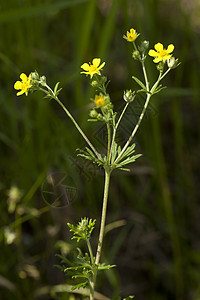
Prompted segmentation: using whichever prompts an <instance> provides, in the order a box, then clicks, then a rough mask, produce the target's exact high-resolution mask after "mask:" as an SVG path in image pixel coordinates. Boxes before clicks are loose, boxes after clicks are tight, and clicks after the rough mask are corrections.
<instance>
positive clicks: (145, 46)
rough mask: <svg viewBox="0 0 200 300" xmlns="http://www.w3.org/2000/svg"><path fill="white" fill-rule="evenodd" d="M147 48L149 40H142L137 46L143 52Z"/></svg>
mask: <svg viewBox="0 0 200 300" xmlns="http://www.w3.org/2000/svg"><path fill="white" fill-rule="evenodd" d="M148 48H149V41H143V42H142V43H141V45H140V47H139V49H140V50H141V51H142V52H143V53H144V52H146V51H147V49H148Z"/></svg>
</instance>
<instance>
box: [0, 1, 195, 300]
mask: <svg viewBox="0 0 200 300" xmlns="http://www.w3.org/2000/svg"><path fill="white" fill-rule="evenodd" d="M131 27H133V28H135V29H136V30H137V32H140V33H141V36H140V39H141V40H142V39H147V40H149V41H150V48H153V45H154V44H155V43H157V42H161V43H163V44H164V45H165V46H167V45H169V44H170V43H173V44H174V45H175V51H174V55H175V57H179V59H180V61H181V65H180V66H179V67H178V69H176V70H173V71H172V72H170V73H169V75H168V76H167V78H165V79H164V83H163V84H164V85H167V86H168V89H165V90H163V91H162V92H161V93H160V94H158V96H156V97H154V98H153V99H152V102H151V104H150V108H149V110H148V111H147V114H146V118H145V120H144V122H143V123H142V125H141V127H140V129H139V131H138V134H137V137H136V140H135V142H136V144H137V147H136V151H137V153H142V154H143V156H142V158H140V159H139V160H137V161H136V163H135V164H134V165H132V166H131V172H130V173H123V172H116V173H113V176H112V180H111V188H110V197H109V207H108V216H107V224H109V223H112V222H114V221H119V223H117V224H116V228H114V229H113V230H112V231H109V228H107V229H108V230H107V231H108V232H107V234H106V237H105V244H104V249H103V258H104V259H105V260H107V261H108V262H109V263H111V264H116V265H117V268H115V269H113V270H112V271H107V272H105V273H104V274H101V275H100V276H99V280H98V283H97V290H98V291H100V292H101V293H102V294H104V295H106V296H107V297H110V298H113V299H116V298H115V297H118V296H121V297H125V296H128V295H135V299H136V300H146V299H148V300H174V299H175V300H199V299H200V222H199V219H200V217H199V216H200V204H199V201H198V200H199V199H200V192H199V180H200V167H199V158H200V143H199V138H200V124H199V120H200V101H199V95H200V93H199V78H200V50H199V49H200V3H199V1H198V0H190V1H186V0H149V1H147V0H143V1H142V0H69V1H67V0H65V1H63V0H34V1H33V0H9V1H5V0H0V69H1V72H0V143H1V147H0V157H1V163H0V194H1V202H0V212H1V218H0V249H1V252H0V254H1V255H0V298H1V299H2V300H7V299H8V300H9V299H14V298H15V299H20V300H21V299H75V298H72V296H71V295H70V293H61V292H55V291H58V290H59V289H61V287H62V286H60V285H61V284H65V283H66V282H67V285H65V286H64V288H66V290H69V288H70V287H69V285H70V284H71V282H70V280H69V278H68V277H66V276H65V275H64V274H63V273H62V272H61V271H60V270H58V269H57V268H56V267H55V266H54V265H55V264H58V263H59V259H58V257H56V256H55V254H56V253H62V254H64V255H66V256H67V257H69V256H70V255H71V252H72V251H73V249H75V247H76V245H75V244H74V243H72V242H71V241H70V236H71V235H70V233H69V231H68V228H67V225H66V223H67V222H73V223H76V222H77V221H79V219H80V217H84V216H87V217H91V218H96V219H97V227H96V230H95V232H94V237H93V241H92V243H93V244H94V246H95V245H96V237H97V234H98V226H99V214H100V210H101V201H102V189H103V173H101V172H99V171H97V170H96V169H94V167H93V166H91V165H89V164H88V163H86V162H84V161H82V160H81V159H78V160H77V159H76V152H75V150H76V148H82V147H84V141H83V140H82V138H81V136H80V135H79V133H78V132H77V131H76V129H75V128H74V126H73V124H72V123H71V121H70V120H69V119H68V118H67V117H66V116H65V115H64V113H63V111H62V110H61V108H60V107H59V106H58V105H57V103H54V102H53V101H49V100H47V99H43V98H42V97H43V95H42V94H40V93H34V94H31V95H30V96H29V97H26V96H24V95H23V96H21V97H17V96H16V91H15V90H14V89H13V84H14V82H15V81H16V80H18V79H19V75H20V74H21V73H22V72H25V73H26V74H29V73H30V72H31V71H34V70H37V71H38V72H39V74H40V75H43V74H44V75H46V77H47V81H48V83H49V85H50V86H52V87H53V86H54V85H55V83H56V82H57V81H60V82H61V86H62V87H63V90H62V91H61V95H60V98H61V99H62V101H63V102H64V103H65V105H66V106H67V107H68V109H69V110H70V111H71V112H72V114H73V115H74V116H75V118H76V120H77V121H78V122H79V124H80V125H81V126H82V127H83V129H84V131H85V132H87V134H88V136H89V137H90V139H91V140H92V142H93V143H94V144H95V145H96V146H97V147H98V149H100V150H102V151H103V150H104V144H105V143H104V141H105V138H106V137H105V132H104V128H103V127H102V126H101V124H100V125H96V124H95V125H94V124H91V123H88V122H87V118H88V109H89V108H90V103H91V102H90V97H91V95H92V94H91V89H90V87H89V84H88V80H87V79H86V78H85V76H82V75H80V65H81V64H82V63H83V62H87V61H91V60H92V58H94V57H101V58H102V60H103V61H106V66H105V67H104V73H105V74H106V75H107V76H108V78H109V79H110V80H111V83H110V84H109V88H108V90H109V92H110V95H111V99H112V101H113V103H114V105H115V107H116V109H119V110H120V109H121V108H122V106H123V100H122V95H123V90H125V89H130V88H131V89H134V88H136V84H135V82H133V80H132V79H131V76H132V75H136V76H140V75H142V74H141V68H140V65H139V63H137V62H135V61H133V59H132V55H131V51H132V46H131V45H130V44H129V43H127V42H126V41H125V40H124V39H123V38H122V37H123V34H125V33H126V31H127V30H129V29H130V28H131ZM148 68H149V71H148V72H149V76H150V77H151V78H152V82H153V80H154V79H155V78H156V76H157V70H156V68H155V64H153V63H152V58H149V59H148ZM140 78H141V79H142V77H140ZM143 100H144V99H142V98H139V99H138V100H137V102H134V103H133V104H132V108H131V110H129V113H128V115H127V119H126V120H124V122H123V123H122V126H121V137H120V138H121V142H122V143H123V142H124V141H125V138H126V137H127V136H128V134H129V133H130V130H131V128H132V127H133V126H134V124H135V122H136V120H137V117H138V116H139V113H140V111H141V108H142V103H143ZM52 178H53V179H54V180H55V181H56V182H59V181H60V180H61V179H63V180H64V181H63V185H64V186H65V187H64V191H65V193H64V194H63V197H62V201H63V202H62V205H60V207H56V204H55V203H54V194H53V192H52V190H51V188H52V187H51V179H52ZM120 224H121V225H122V224H123V226H120ZM117 226H118V227H117ZM80 246H82V245H80ZM70 297H71V298H70ZM75 297H76V299H81V296H78V295H76V296H75Z"/></svg>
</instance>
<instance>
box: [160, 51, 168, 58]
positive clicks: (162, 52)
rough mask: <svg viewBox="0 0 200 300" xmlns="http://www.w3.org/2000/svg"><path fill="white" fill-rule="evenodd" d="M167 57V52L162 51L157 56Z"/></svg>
mask: <svg viewBox="0 0 200 300" xmlns="http://www.w3.org/2000/svg"><path fill="white" fill-rule="evenodd" d="M166 55H167V51H166V50H162V51H160V52H159V56H161V57H164V56H166Z"/></svg>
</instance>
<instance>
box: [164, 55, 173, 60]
mask: <svg viewBox="0 0 200 300" xmlns="http://www.w3.org/2000/svg"><path fill="white" fill-rule="evenodd" d="M171 56H172V54H169V55H165V57H164V59H165V60H168V59H170V57H171Z"/></svg>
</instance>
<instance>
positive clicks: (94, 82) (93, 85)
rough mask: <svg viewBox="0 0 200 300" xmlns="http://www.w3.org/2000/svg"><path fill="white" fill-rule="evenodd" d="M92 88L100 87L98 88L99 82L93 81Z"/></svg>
mask: <svg viewBox="0 0 200 300" xmlns="http://www.w3.org/2000/svg"><path fill="white" fill-rule="evenodd" d="M91 86H92V87H98V86H99V83H98V81H96V80H92V82H91Z"/></svg>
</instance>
